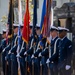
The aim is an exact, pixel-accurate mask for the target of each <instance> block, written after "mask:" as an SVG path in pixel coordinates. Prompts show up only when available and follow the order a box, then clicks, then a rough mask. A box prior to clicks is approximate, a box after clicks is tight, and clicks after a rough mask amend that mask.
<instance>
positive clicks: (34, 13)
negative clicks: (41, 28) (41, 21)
mask: <svg viewBox="0 0 75 75" xmlns="http://www.w3.org/2000/svg"><path fill="white" fill-rule="evenodd" d="M33 1H34V8H33V39H34V38H35V35H36V31H35V27H36V24H37V0H33ZM35 46H36V44H34V51H33V53H34V52H35ZM34 66H35V65H34V60H32V75H34Z"/></svg>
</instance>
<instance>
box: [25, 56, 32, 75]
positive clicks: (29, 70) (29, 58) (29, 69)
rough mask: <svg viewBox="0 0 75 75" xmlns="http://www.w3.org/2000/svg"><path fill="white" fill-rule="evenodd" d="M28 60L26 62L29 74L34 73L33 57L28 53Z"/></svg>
mask: <svg viewBox="0 0 75 75" xmlns="http://www.w3.org/2000/svg"><path fill="white" fill-rule="evenodd" d="M26 58H27V60H26V63H27V67H26V68H27V75H32V71H33V70H32V69H33V65H32V59H31V56H30V55H28V56H27V57H26Z"/></svg>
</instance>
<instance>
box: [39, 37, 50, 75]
mask: <svg viewBox="0 0 75 75" xmlns="http://www.w3.org/2000/svg"><path fill="white" fill-rule="evenodd" d="M41 42H42V47H43V48H42V51H41V60H40V74H42V75H47V66H46V60H47V58H48V56H49V55H48V53H49V52H48V48H47V47H48V42H47V38H42V40H41Z"/></svg>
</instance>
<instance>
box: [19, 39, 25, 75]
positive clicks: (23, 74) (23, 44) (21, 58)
mask: <svg viewBox="0 0 75 75" xmlns="http://www.w3.org/2000/svg"><path fill="white" fill-rule="evenodd" d="M25 51H26V43H25V42H24V41H23V40H22V38H21V48H20V52H19V55H20V57H19V62H20V71H21V75H25V73H26V71H25V68H26V65H25V64H26V63H25V56H24V52H25Z"/></svg>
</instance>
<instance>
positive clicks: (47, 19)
mask: <svg viewBox="0 0 75 75" xmlns="http://www.w3.org/2000/svg"><path fill="white" fill-rule="evenodd" d="M51 9H52V0H44V2H43V8H42V17H41V23H40V30H41V34H42V35H43V36H44V37H49V35H50V26H51V25H53V24H52V23H53V16H52V11H51Z"/></svg>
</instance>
